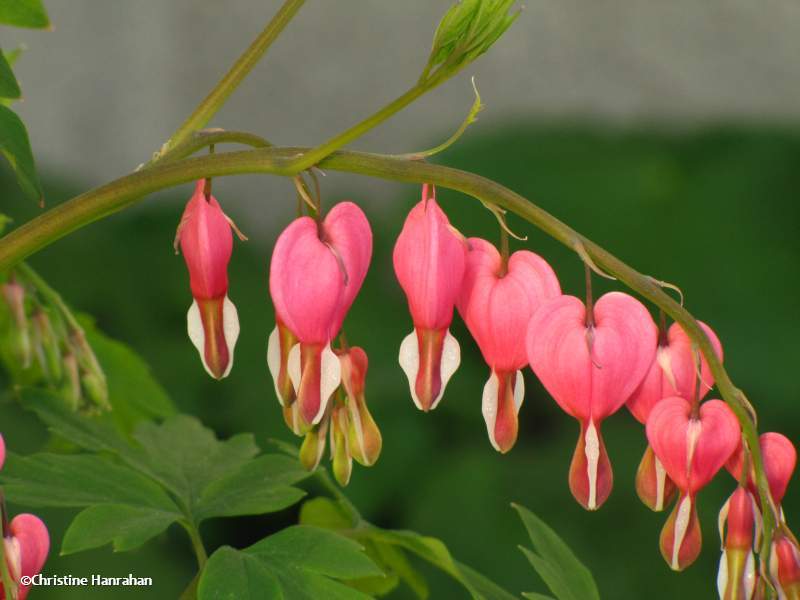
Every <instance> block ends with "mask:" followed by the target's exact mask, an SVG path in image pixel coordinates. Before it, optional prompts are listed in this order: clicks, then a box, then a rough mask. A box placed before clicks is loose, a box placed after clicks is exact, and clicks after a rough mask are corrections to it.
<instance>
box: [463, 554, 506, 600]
mask: <svg viewBox="0 0 800 600" xmlns="http://www.w3.org/2000/svg"><path fill="white" fill-rule="evenodd" d="M456 566H457V567H458V569H459V571H461V574H462V576H463V577H464V579H465V580H466V581H468V582H469V585H470V586H471V587H472V589H474V590H475V592H477V593H478V594H479V595H480V597H483V598H486V599H487V600H517V598H516V596H514V595H513V594H510V593H509V592H507V591H506V590H504V589H503V588H501V587H500V586H499V585H497V584H496V583H494V582H493V581H491V580H490V579H489V578H488V577H486V576H485V575H482V574H481V573H478V572H477V571H476V570H475V569H473V568H472V567H469V566H467V565H465V564H464V563H462V562H459V561H456Z"/></svg>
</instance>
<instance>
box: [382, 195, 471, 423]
mask: <svg viewBox="0 0 800 600" xmlns="http://www.w3.org/2000/svg"><path fill="white" fill-rule="evenodd" d="M466 252H467V245H466V242H465V240H464V238H463V237H462V236H461V234H459V233H458V232H457V231H456V230H455V229H453V227H452V226H451V225H450V222H449V221H448V220H447V216H446V215H445V214H444V212H443V211H442V209H441V208H439V205H438V204H437V203H436V191H435V189H434V188H433V186H428V185H423V186H422V201H421V202H419V204H417V205H416V206H415V207H414V208H413V209H411V212H410V213H408V217H407V218H406V221H405V224H404V225H403V230H402V231H401V232H400V235H399V236H398V238H397V243H396V244H395V247H394V271H395V274H396V275H397V280H398V281H399V282H400V286H401V287H402V288H403V291H404V292H405V294H406V298H407V299H408V308H409V311H410V312H411V319H412V320H413V322H414V331H413V332H412V333H411V334H409V335H408V336H407V337H406V338H405V339H404V340H403V342H402V343H401V344H400V357H399V359H400V366H401V367H402V368H403V371H404V372H405V374H406V376H407V377H408V383H409V387H410V389H411V397H412V398H413V400H414V403H415V404H416V405H417V407H418V408H420V409H421V410H424V411H428V410H431V409H433V408H436V406H437V404H438V403H439V401H440V400H441V399H442V395H443V394H444V389H445V387H446V386H447V382H448V381H449V379H450V377H452V375H453V373H455V371H456V369H457V368H458V364H459V362H460V361H461V350H460V348H459V346H458V342H457V341H456V339H455V338H454V337H453V336H452V335H450V330H449V327H450V323H451V321H452V320H453V307H454V306H455V303H456V298H457V297H458V294H459V291H460V289H461V282H462V279H463V277H464V264H465V261H466Z"/></svg>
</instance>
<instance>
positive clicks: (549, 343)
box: [527, 292, 657, 510]
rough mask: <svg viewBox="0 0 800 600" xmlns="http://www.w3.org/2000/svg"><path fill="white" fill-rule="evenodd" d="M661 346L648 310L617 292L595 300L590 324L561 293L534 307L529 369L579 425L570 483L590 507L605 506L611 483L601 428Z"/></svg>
mask: <svg viewBox="0 0 800 600" xmlns="http://www.w3.org/2000/svg"><path fill="white" fill-rule="evenodd" d="M656 341H657V330H656V325H655V323H654V322H653V319H652V317H651V316H650V313H649V312H648V311H647V309H646V308H645V307H644V306H643V305H642V304H641V303H640V302H639V301H638V300H636V299H635V298H633V297H631V296H629V295H627V294H622V293H619V292H612V293H609V294H606V295H604V296H603V297H602V298H600V299H599V300H598V301H597V303H596V304H595V306H594V310H593V315H592V319H591V321H590V320H587V315H586V307H585V306H584V304H583V302H581V301H580V300H579V299H578V298H575V297H574V296H560V297H558V298H555V299H553V300H550V301H549V302H547V303H545V304H544V305H543V306H542V307H541V308H540V309H539V310H537V311H536V313H535V314H534V315H533V318H532V319H531V322H530V324H529V326H528V337H527V350H528V360H529V361H530V364H531V368H532V369H533V371H534V373H536V375H537V377H539V379H540V380H541V382H542V384H544V387H545V388H546V389H547V391H548V392H550V395H551V396H552V397H553V398H554V399H555V401H556V402H557V403H558V405H559V406H561V408H562V409H564V411H565V412H566V413H567V414H569V415H571V416H572V417H574V418H576V419H578V421H580V423H581V437H580V439H579V441H578V445H577V448H576V450H575V456H574V457H573V462H572V467H571V470H570V479H569V480H570V489H571V490H572V492H573V495H574V496H575V498H576V499H577V500H578V502H580V503H581V505H583V506H584V507H586V508H588V509H589V510H594V509H596V508H599V507H600V505H601V504H602V502H603V501H604V500H605V499H606V497H607V496H608V493H610V491H611V485H612V481H613V476H612V473H611V463H610V462H609V460H608V456H607V454H606V452H605V445H604V443H603V438H602V436H601V434H600V424H601V422H602V421H603V419H605V418H606V417H608V416H609V415H611V414H613V413H615V412H616V411H617V410H619V409H620V408H621V407H622V405H623V404H625V401H626V400H627V399H628V398H629V397H630V395H631V394H632V393H633V392H634V390H635V389H636V388H637V387H638V386H639V384H640V383H641V381H642V378H643V377H644V376H645V374H646V373H647V370H648V368H649V367H650V364H651V363H652V361H653V356H654V355H655V351H656ZM584 467H585V470H584V472H583V474H579V473H578V472H577V471H578V470H579V469H584Z"/></svg>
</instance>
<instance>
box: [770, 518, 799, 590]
mask: <svg viewBox="0 0 800 600" xmlns="http://www.w3.org/2000/svg"><path fill="white" fill-rule="evenodd" d="M769 571H770V575H771V577H772V583H773V585H774V586H775V589H776V591H777V592H778V600H791V599H794V598H800V549H798V547H797V541H796V540H795V539H794V537H793V536H790V535H789V534H788V533H787V532H784V531H781V530H778V531H777V532H776V534H775V537H774V538H773V540H772V549H771V551H770V554H769Z"/></svg>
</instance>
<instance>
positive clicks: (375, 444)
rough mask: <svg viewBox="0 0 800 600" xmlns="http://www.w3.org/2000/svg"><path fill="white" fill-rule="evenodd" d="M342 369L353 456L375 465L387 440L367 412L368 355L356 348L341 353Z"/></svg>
mask: <svg viewBox="0 0 800 600" xmlns="http://www.w3.org/2000/svg"><path fill="white" fill-rule="evenodd" d="M336 353H337V354H338V355H339V360H340V361H341V365H342V386H343V387H344V390H345V394H346V396H347V400H346V402H345V407H346V408H347V416H348V419H347V443H348V447H349V449H350V454H351V455H352V456H353V458H354V459H356V461H357V462H358V463H359V464H362V465H364V466H365V467H369V466H372V465H374V464H375V462H376V461H377V460H378V456H380V453H381V447H382V445H383V440H382V438H381V432H380V430H379V429H378V426H377V425H376V424H375V420H374V419H373V418H372V415H371V414H370V412H369V410H368V409H367V401H366V397H365V395H364V384H365V380H366V378H367V367H368V361H367V353H366V352H364V350H363V349H361V348H359V347H357V346H355V347H353V348H348V349H347V350H337V351H336Z"/></svg>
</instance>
